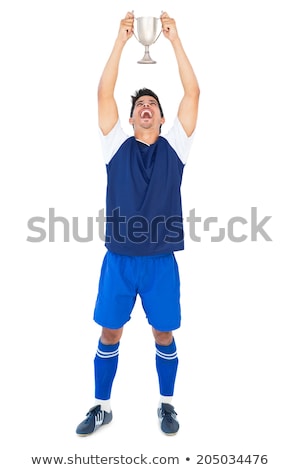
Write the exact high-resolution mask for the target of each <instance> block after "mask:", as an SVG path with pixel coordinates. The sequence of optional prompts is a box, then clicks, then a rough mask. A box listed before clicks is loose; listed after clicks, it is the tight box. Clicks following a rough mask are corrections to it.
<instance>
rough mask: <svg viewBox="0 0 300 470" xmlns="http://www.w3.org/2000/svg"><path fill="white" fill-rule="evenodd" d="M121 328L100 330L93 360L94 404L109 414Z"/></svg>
mask: <svg viewBox="0 0 300 470" xmlns="http://www.w3.org/2000/svg"><path fill="white" fill-rule="evenodd" d="M122 332H123V328H118V329H111V328H105V327H103V328H102V333H101V337H100V340H99V344H98V349H97V353H96V356H95V360H94V370H95V398H96V404H99V405H101V407H102V409H104V410H105V411H107V412H110V402H109V400H110V395H111V389H112V384H113V381H114V378H115V375H116V372H117V367H118V357H119V344H120V343H119V341H120V339H121V336H122Z"/></svg>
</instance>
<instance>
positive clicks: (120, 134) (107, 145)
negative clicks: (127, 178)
mask: <svg viewBox="0 0 300 470" xmlns="http://www.w3.org/2000/svg"><path fill="white" fill-rule="evenodd" d="M99 135H100V140H101V144H102V153H103V157H104V161H105V163H106V164H108V163H109V162H110V160H111V159H112V157H113V156H114V154H115V153H116V152H117V150H118V149H119V148H120V147H121V145H122V144H123V142H125V140H126V139H128V135H127V134H126V133H125V132H124V131H123V129H122V127H121V123H120V120H119V119H118V121H117V123H116V124H115V126H114V127H113V128H112V130H111V131H110V132H109V133H108V134H107V135H103V133H102V131H101V129H100V128H99Z"/></svg>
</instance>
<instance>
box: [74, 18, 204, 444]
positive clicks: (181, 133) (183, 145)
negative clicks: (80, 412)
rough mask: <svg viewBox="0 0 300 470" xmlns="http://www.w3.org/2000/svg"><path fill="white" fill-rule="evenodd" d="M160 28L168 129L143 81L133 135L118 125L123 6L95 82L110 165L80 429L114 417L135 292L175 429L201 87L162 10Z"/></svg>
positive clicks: (127, 27) (162, 405) (169, 429)
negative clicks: (189, 186)
mask: <svg viewBox="0 0 300 470" xmlns="http://www.w3.org/2000/svg"><path fill="white" fill-rule="evenodd" d="M161 23H162V31H163V34H164V36H165V37H166V38H167V39H168V40H169V41H170V43H171V45H172V47H173V50H174V53H175V57H176V60H177V64H178V71H179V76H180V79H181V83H182V87H183V97H182V99H181V102H180V104H179V108H178V114H177V117H176V119H175V122H174V125H173V127H172V128H171V129H170V131H169V133H168V134H167V135H166V136H165V137H162V136H161V135H160V133H161V127H162V125H163V124H164V122H165V118H164V115H163V111H162V107H161V104H160V101H159V99H158V97H157V95H156V94H155V93H154V92H153V91H152V90H150V89H147V88H143V89H141V90H139V91H137V92H136V94H135V95H134V96H132V109H131V113H130V119H129V122H130V124H131V125H132V127H133V132H134V136H132V137H129V136H127V135H126V134H125V133H124V132H123V130H122V128H121V125H120V122H119V114H118V108H117V104H116V101H115V98H114V90H115V85H116V81H117V77H118V67H119V62H120V59H121V55H122V51H123V48H124V46H125V44H126V42H127V41H128V39H130V38H131V37H132V35H133V24H134V15H133V14H132V13H127V14H126V17H125V18H124V19H123V20H122V21H121V22H120V28H119V32H118V36H117V39H116V41H115V44H114V47H113V49H112V52H111V55H110V57H109V59H108V61H107V63H106V66H105V68H104V70H103V73H102V76H101V79H100V82H99V88H98V110H99V127H100V134H101V138H102V148H103V153H104V157H105V162H106V167H107V178H108V180H107V207H106V243H105V245H106V248H107V253H106V255H105V257H104V260H103V265H102V269H101V276H100V281H99V291H98V297H97V301H96V306H95V312H94V320H95V321H96V322H97V323H98V324H99V325H101V326H102V332H101V337H100V340H99V345H98V350H97V353H96V356H95V361H94V368H95V399H96V401H95V405H94V406H93V407H92V408H91V409H90V410H89V412H88V413H87V415H86V419H85V420H84V421H82V423H80V424H79V425H78V427H77V430H76V432H77V434H78V435H80V436H86V435H88V434H91V433H93V432H94V431H95V430H97V429H98V428H99V427H100V426H103V425H104V424H108V423H109V422H110V421H111V420H112V411H111V405H110V396H111V389H112V384H113V380H114V377H115V374H116V370H117V364H118V349H119V342H120V339H121V336H122V332H123V327H124V325H125V323H126V322H127V321H129V320H130V314H131V312H132V309H133V306H134V304H135V300H136V296H137V295H140V297H141V300H142V305H143V308H144V310H145V313H146V316H147V319H148V322H149V324H150V325H151V326H152V331H153V335H154V339H155V346H156V369H157V374H158V379H159V388H160V401H159V406H158V418H159V421H160V426H161V430H162V432H164V433H165V434H168V435H172V434H176V433H177V431H178V429H179V423H178V420H177V413H176V412H175V409H174V406H173V405H172V404H171V402H172V397H173V393H174V385H175V379H176V373H177V365H178V358H177V351H176V344H175V340H174V337H173V330H175V329H177V328H179V326H180V315H181V314H180V301H179V297H180V292H179V291H180V286H179V274H178V268H177V263H176V260H175V257H174V251H177V250H182V249H183V248H184V245H183V229H182V209H181V196H180V185H181V178H182V172H183V168H184V165H185V162H186V158H187V155H188V153H189V150H190V145H191V142H192V135H193V132H194V129H195V127H196V122H197V114H198V102H199V95H200V90H199V86H198V83H197V79H196V76H195V74H194V71H193V69H192V66H191V64H190V62H189V60H188V58H187V56H186V54H185V51H184V49H183V46H182V44H181V41H180V38H179V36H178V32H177V28H176V23H175V21H174V20H173V19H172V18H170V17H169V16H168V14H167V13H165V12H164V13H162V15H161Z"/></svg>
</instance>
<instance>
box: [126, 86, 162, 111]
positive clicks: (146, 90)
mask: <svg viewBox="0 0 300 470" xmlns="http://www.w3.org/2000/svg"><path fill="white" fill-rule="evenodd" d="M141 96H152V98H154V99H155V100H156V101H157V103H158V107H159V110H160V115H161V117H164V113H163V110H162V107H161V104H160V102H159V99H158V96H157V95H156V94H155V93H154V91H152V90H149V88H140V89H139V90H137V91H136V92H135V95H133V96H131V102H132V106H131V110H130V117H132V115H133V110H134V106H135V103H136V101H137V100H138V99H139V98H140V97H141Z"/></svg>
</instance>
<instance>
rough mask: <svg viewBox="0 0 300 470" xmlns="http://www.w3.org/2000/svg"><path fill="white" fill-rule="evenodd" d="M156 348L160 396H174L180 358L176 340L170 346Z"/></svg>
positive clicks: (157, 346) (157, 345)
mask: <svg viewBox="0 0 300 470" xmlns="http://www.w3.org/2000/svg"><path fill="white" fill-rule="evenodd" d="M155 346H156V370H157V374H158V380H159V390H160V394H161V395H164V396H173V394H174V386H175V379H176V374H177V367H178V358H177V350H176V344H175V340H174V338H173V341H172V343H171V344H169V346H160V345H159V344H157V343H155Z"/></svg>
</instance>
